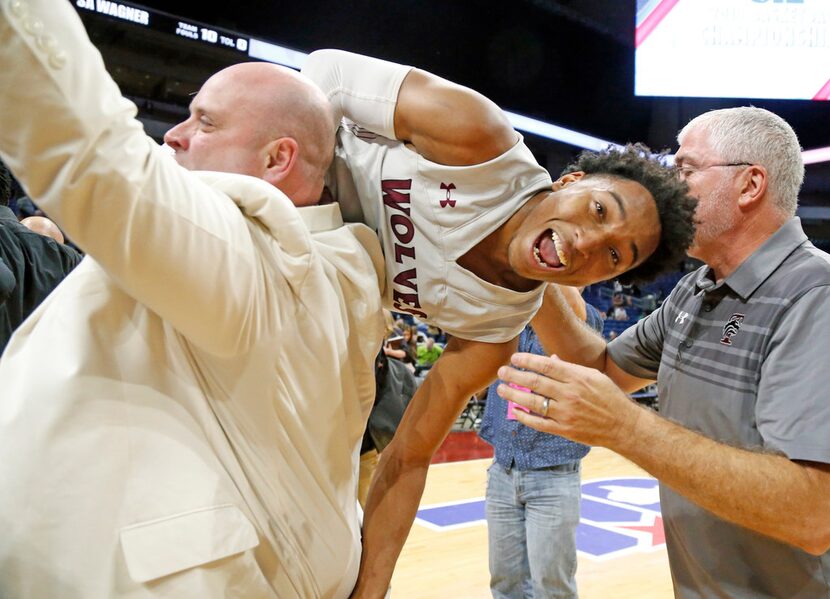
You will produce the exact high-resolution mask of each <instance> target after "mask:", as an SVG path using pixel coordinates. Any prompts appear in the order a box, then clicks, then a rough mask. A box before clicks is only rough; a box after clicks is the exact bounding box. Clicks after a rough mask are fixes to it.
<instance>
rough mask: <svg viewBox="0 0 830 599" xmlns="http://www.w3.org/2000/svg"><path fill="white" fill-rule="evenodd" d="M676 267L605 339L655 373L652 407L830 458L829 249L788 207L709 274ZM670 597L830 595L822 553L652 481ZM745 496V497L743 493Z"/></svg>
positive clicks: (619, 356) (731, 438)
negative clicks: (629, 322) (635, 318)
mask: <svg viewBox="0 0 830 599" xmlns="http://www.w3.org/2000/svg"><path fill="white" fill-rule="evenodd" d="M711 277H712V274H711V270H710V269H709V267H707V266H704V267H701V268H700V269H699V270H697V271H696V272H693V273H690V274H689V275H687V276H686V277H684V278H683V279H682V280H681V281H680V282H679V283H678V284H677V287H675V289H674V290H673V291H672V293H671V294H670V295H669V297H668V298H667V299H666V301H665V302H664V303H663V305H662V306H660V308H659V309H658V310H656V311H655V312H653V313H652V314H650V315H649V316H648V317H646V318H645V319H643V320H641V321H640V322H638V323H637V325H636V326H635V327H631V328H630V329H628V330H627V331H625V332H624V333H623V334H622V335H620V337H618V338H617V339H615V340H614V341H612V342H611V343H610V344H609V346H608V352H609V355H610V356H611V358H612V359H613V360H614V362H616V363H617V364H618V365H619V366H620V367H621V368H622V369H623V370H625V371H626V372H628V373H630V374H633V375H635V376H639V377H643V378H652V379H653V378H656V379H657V384H658V388H659V393H660V411H661V413H662V414H663V415H664V416H665V417H667V418H669V419H671V420H674V421H676V422H679V423H680V424H682V425H684V426H686V427H687V428H690V429H692V430H695V431H698V432H700V433H702V434H704V435H706V436H707V437H710V438H712V439H716V440H718V441H721V442H723V443H726V444H729V445H733V446H739V447H745V448H748V449H763V450H764V451H773V452H778V453H782V454H784V455H786V456H787V457H789V458H790V459H793V460H811V461H815V462H823V463H830V396H829V395H828V390H830V358H828V355H830V353H828V352H830V255H828V254H827V253H825V252H822V251H820V250H818V249H816V248H815V247H814V246H813V245H812V244H811V243H810V242H809V241H808V240H807V237H806V236H805V235H804V232H803V230H802V228H801V222H800V221H799V220H798V219H797V218H793V219H792V220H790V221H789V222H787V223H786V224H785V225H784V226H783V227H781V229H779V230H778V231H777V232H776V233H775V234H774V235H773V236H772V237H771V238H770V239H768V240H767V241H766V242H765V243H764V245H762V246H761V247H760V248H759V249H758V250H756V251H755V253H754V254H752V255H751V256H750V257H749V258H748V259H747V260H746V261H744V263H743V264H741V265H740V266H739V267H738V269H737V270H735V272H734V273H732V274H731V275H730V276H729V277H727V278H726V279H725V280H723V281H722V282H721V283H718V284H716V283H715V282H714V281H713V280H712V278H711ZM660 496H661V506H662V511H663V522H664V525H665V528H666V544H667V547H668V553H669V562H670V565H671V571H672V578H673V581H674V588H675V594H676V596H677V597H706V598H709V597H746V598H750V597H751V598H752V599H758V598H764V597H781V598H784V597H786V598H787V599H793V598H796V597H804V598H810V599H813V598H817V597H822V598H830V552H828V553H825V554H824V555H822V556H820V557H816V556H812V555H810V554H808V553H806V552H804V551H801V550H799V549H797V548H795V547H792V546H790V545H786V544H783V543H779V542H777V541H774V540H772V539H770V538H768V537H765V536H762V535H758V534H756V533H753V532H750V531H749V530H747V529H745V528H743V527H740V526H736V525H733V524H730V523H728V522H725V521H724V520H721V519H720V518H718V517H716V516H714V515H713V514H711V513H710V512H708V511H706V510H703V509H701V508H699V507H697V506H696V505H694V504H693V503H691V502H690V501H688V500H686V499H684V498H683V497H681V496H679V495H678V494H676V493H674V492H673V491H671V490H670V489H668V488H667V487H665V486H663V485H661V488H660ZM747 499H748V500H749V499H751V498H747Z"/></svg>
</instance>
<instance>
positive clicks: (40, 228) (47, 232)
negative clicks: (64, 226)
mask: <svg viewBox="0 0 830 599" xmlns="http://www.w3.org/2000/svg"><path fill="white" fill-rule="evenodd" d="M20 224H21V225H23V226H24V227H26V228H27V229H29V230H30V231H33V232H35V233H37V234H38V235H43V236H44V237H50V238H52V239H54V240H55V241H57V242H58V243H63V242H64V241H65V239H64V237H63V233H62V232H61V230H60V227H58V225H56V224H55V223H54V222H53V221H51V220H49V219H48V218H46V217H45V216H27V217H26V218H24V219H23V220H21V221H20Z"/></svg>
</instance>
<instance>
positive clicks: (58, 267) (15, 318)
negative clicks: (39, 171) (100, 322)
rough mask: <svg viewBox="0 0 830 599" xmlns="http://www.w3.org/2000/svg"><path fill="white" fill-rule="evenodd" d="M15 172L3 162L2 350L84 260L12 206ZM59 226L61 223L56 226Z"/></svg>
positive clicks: (0, 186) (0, 164) (0, 233)
mask: <svg viewBox="0 0 830 599" xmlns="http://www.w3.org/2000/svg"><path fill="white" fill-rule="evenodd" d="M11 189H12V176H11V173H9V170H8V168H6V165H5V164H4V163H3V162H0V259H1V260H2V263H3V264H4V266H5V268H4V269H3V271H4V272H3V274H2V288H3V290H2V295H3V296H5V301H3V302H2V303H0V354H2V353H3V350H4V349H5V347H6V344H7V343H8V342H9V339H10V338H11V336H12V333H13V332H14V330H15V329H16V328H17V327H18V326H20V324H21V323H22V322H23V321H24V320H25V319H26V317H28V316H29V314H31V313H32V312H33V311H34V310H35V308H37V307H38V306H39V305H40V303H41V302H42V301H43V300H44V299H46V296H47V295H49V294H50V293H51V292H52V290H53V289H54V288H55V287H57V285H58V283H60V282H61V281H62V280H63V278H64V277H65V276H66V275H68V274H69V272H70V271H71V270H72V269H73V268H75V266H76V265H77V264H78V263H79V262H80V261H81V258H82V256H81V254H79V253H78V252H76V251H75V250H73V249H72V248H70V247H67V246H65V245H62V244H60V243H57V242H56V241H55V240H53V239H51V238H49V237H46V236H43V235H39V234H37V233H35V232H33V231H31V230H29V229H28V228H27V227H25V226H24V225H22V224H21V223H20V222H18V220H17V216H15V214H14V212H12V210H11V209H10V208H9V200H10V199H11ZM56 228H57V227H56Z"/></svg>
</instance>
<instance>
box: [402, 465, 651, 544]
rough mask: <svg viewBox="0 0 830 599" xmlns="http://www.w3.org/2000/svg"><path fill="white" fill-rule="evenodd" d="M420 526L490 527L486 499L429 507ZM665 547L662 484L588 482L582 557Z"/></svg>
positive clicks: (579, 539)
mask: <svg viewBox="0 0 830 599" xmlns="http://www.w3.org/2000/svg"><path fill="white" fill-rule="evenodd" d="M415 521H416V522H417V523H418V524H421V525H422V526H426V527H427V528H430V529H432V530H436V531H450V530H455V529H457V528H465V527H468V526H481V525H486V523H487V522H486V518H485V515H484V499H482V498H480V497H479V498H476V499H469V500H466V501H456V502H452V503H443V504H438V505H431V506H424V507H422V508H421V509H420V510H418V516H417V518H416V520H415ZM665 543H666V537H665V534H664V532H663V519H662V517H661V515H660V498H659V492H658V489H657V481H656V480H654V479H653V478H648V477H635V476H629V477H618V478H602V479H592V480H587V481H583V483H582V503H581V506H580V519H579V526H578V527H577V529H576V548H577V551H578V552H579V553H580V554H581V555H584V556H586V557H588V558H590V559H593V560H608V559H615V558H618V557H622V556H624V555H629V554H632V553H642V552H647V551H654V550H657V549H662V548H663V547H664V546H665Z"/></svg>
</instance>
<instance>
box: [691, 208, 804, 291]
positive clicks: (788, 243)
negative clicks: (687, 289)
mask: <svg viewBox="0 0 830 599" xmlns="http://www.w3.org/2000/svg"><path fill="white" fill-rule="evenodd" d="M805 241H807V235H805V234H804V230H803V229H802V228H801V219H799V218H798V217H797V216H794V217H793V218H791V219H790V220H788V221H787V222H786V223H784V225H783V226H782V227H781V228H780V229H778V230H777V231H776V232H775V233H773V234H772V236H771V237H770V238H769V239H767V240H766V241H765V242H764V243H763V244H761V247H759V248H758V249H757V250H755V251H754V252H753V253H752V254H751V255H750V256H749V258H747V259H746V260H744V261H743V263H742V264H741V265H740V266H738V268H736V269H735V272H733V273H732V274H731V275H729V276H728V277H726V279H725V280H724V281H723V282H722V284H723V285H728V286H729V288H730V289H732V290H733V291H734V292H735V293H737V294H738V295H739V296H741V298H742V299H747V298H748V297H749V296H750V295H752V293H753V292H754V291H755V290H756V289H758V286H759V285H760V284H761V283H763V282H764V281H765V280H766V279H767V277H769V276H770V275H771V274H772V273H773V272H775V270H776V269H777V268H778V267H779V266H781V263H782V262H784V260H786V258H787V256H789V255H790V254H791V253H792V252H793V250H794V249H795V248H797V247H798V246H800V245H801V244H803V243H804V242H805ZM711 273H712V269H711V267H709V266H706V267H704V268H702V269H701V270H700V272H699V273H698V275H697V278H696V279H695V286H696V287H697V289H698V290H699V291H712V290H713V289H714V288H715V287H718V285H716V284H715V282H714V281H713V280H712V274H711Z"/></svg>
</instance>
